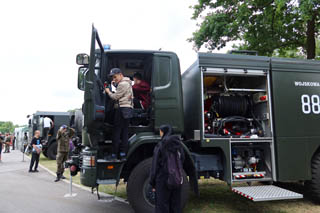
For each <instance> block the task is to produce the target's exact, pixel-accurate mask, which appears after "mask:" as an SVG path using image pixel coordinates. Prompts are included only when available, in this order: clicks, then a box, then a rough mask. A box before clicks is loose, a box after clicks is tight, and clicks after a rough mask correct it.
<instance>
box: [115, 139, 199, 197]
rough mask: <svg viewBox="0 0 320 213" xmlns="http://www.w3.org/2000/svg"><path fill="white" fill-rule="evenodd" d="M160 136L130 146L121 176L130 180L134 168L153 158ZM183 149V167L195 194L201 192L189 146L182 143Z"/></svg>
mask: <svg viewBox="0 0 320 213" xmlns="http://www.w3.org/2000/svg"><path fill="white" fill-rule="evenodd" d="M160 140H161V139H160V138H159V137H156V138H153V139H145V140H139V141H138V140H137V142H135V143H134V144H132V148H130V150H129V152H128V157H127V162H126V164H125V165H124V166H123V168H122V171H121V175H120V176H121V178H123V179H124V180H125V181H127V180H128V178H129V176H130V174H131V172H132V170H133V169H134V168H135V167H136V166H137V165H138V164H139V163H140V162H142V161H143V160H145V159H147V158H152V156H153V150H154V147H155V146H156V145H157V143H158V142H160ZM182 146H183V149H184V151H185V161H184V163H183V168H184V170H185V172H186V174H187V176H189V182H190V185H191V187H192V188H193V191H194V193H195V194H197V195H198V194H199V189H198V177H197V172H196V168H195V165H194V161H193V158H192V156H191V153H190V151H189V149H188V148H187V146H186V145H185V144H184V143H182Z"/></svg>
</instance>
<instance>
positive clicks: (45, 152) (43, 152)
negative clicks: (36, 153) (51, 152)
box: [42, 150, 48, 158]
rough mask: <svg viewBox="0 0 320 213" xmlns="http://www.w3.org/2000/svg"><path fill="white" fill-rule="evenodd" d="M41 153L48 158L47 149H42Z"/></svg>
mask: <svg viewBox="0 0 320 213" xmlns="http://www.w3.org/2000/svg"><path fill="white" fill-rule="evenodd" d="M42 154H43V155H44V156H46V158H48V153H47V150H43V151H42Z"/></svg>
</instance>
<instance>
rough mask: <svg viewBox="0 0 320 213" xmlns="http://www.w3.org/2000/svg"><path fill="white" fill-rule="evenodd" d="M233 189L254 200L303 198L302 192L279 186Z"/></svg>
mask: <svg viewBox="0 0 320 213" xmlns="http://www.w3.org/2000/svg"><path fill="white" fill-rule="evenodd" d="M232 191H233V192H235V193H237V194H239V195H241V196H243V197H246V198H248V199H250V200H252V201H271V200H287V199H300V198H303V195H302V194H298V193H296V192H292V191H289V190H286V189H282V188H280V187H277V186H273V185H269V186H247V187H234V188H232Z"/></svg>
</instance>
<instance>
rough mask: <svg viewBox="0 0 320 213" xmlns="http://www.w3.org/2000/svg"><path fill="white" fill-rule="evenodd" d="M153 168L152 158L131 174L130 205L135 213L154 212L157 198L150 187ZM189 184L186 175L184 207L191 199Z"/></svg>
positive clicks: (183, 189)
mask: <svg viewBox="0 0 320 213" xmlns="http://www.w3.org/2000/svg"><path fill="white" fill-rule="evenodd" d="M151 166H152V158H148V159H146V160H144V161H142V162H141V163H139V164H138V165H137V166H136V167H135V168H134V169H133V171H132V172H131V174H130V177H129V180H128V184H127V195H128V201H129V203H130V205H131V206H132V207H133V209H134V210H135V212H144V213H149V212H150V213H151V212H154V205H155V197H154V193H153V192H152V188H151V186H150V185H149V175H150V169H151ZM189 190H190V186H189V182H188V179H187V175H186V174H185V173H184V181H183V185H182V193H181V194H182V206H183V207H184V206H185V205H186V204H187V201H188V198H189Z"/></svg>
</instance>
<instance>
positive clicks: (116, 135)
mask: <svg viewBox="0 0 320 213" xmlns="http://www.w3.org/2000/svg"><path fill="white" fill-rule="evenodd" d="M129 121H130V119H124V118H123V115H122V112H121V109H120V108H118V109H116V110H115V113H114V130H113V137H112V154H115V155H116V156H117V155H118V154H119V151H120V152H123V153H127V149H128V129H129Z"/></svg>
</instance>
